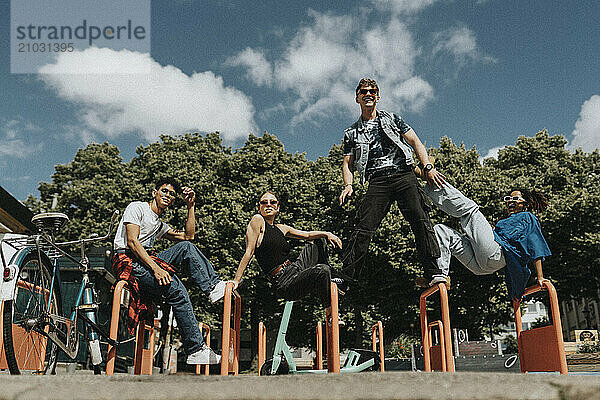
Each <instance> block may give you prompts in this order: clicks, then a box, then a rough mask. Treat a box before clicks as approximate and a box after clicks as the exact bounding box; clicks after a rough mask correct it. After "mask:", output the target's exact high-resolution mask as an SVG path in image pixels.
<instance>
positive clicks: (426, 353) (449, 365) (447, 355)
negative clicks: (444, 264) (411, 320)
mask: <svg viewBox="0 0 600 400" xmlns="http://www.w3.org/2000/svg"><path fill="white" fill-rule="evenodd" d="M436 292H439V293H440V303H441V312H442V321H441V322H434V323H432V326H433V325H436V324H437V325H438V328H440V346H439V349H438V346H432V345H431V327H430V324H429V322H428V321H427V298H428V297H430V296H431V295H433V294H435V293H436ZM419 307H420V310H421V340H422V343H423V361H424V364H425V371H426V372H431V364H432V363H431V361H432V358H433V359H434V360H435V359H437V356H434V354H436V353H437V354H439V359H440V364H438V366H439V367H440V368H441V370H442V371H444V372H454V355H453V352H452V335H451V334H450V310H449V307H448V290H447V289H446V285H445V284H443V283H438V284H436V285H434V286H432V287H430V288H429V289H427V290H425V291H424V292H423V293H421V297H420V301H419ZM438 351H439V352H438ZM432 356H433V357H432ZM444 359H445V363H444ZM444 364H446V365H445V368H444Z"/></svg>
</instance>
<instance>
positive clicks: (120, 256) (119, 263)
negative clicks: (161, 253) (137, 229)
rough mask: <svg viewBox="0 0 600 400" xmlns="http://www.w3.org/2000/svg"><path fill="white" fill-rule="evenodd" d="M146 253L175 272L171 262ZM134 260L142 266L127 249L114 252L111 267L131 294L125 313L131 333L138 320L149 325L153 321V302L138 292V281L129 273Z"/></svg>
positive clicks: (162, 265) (160, 265) (169, 270)
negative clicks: (124, 282) (126, 312)
mask: <svg viewBox="0 0 600 400" xmlns="http://www.w3.org/2000/svg"><path fill="white" fill-rule="evenodd" d="M148 254H149V255H150V258H152V260H154V262H156V264H158V266H159V267H161V268H162V269H164V270H165V271H167V272H169V273H170V274H173V273H175V268H174V267H173V266H172V265H171V264H169V263H168V262H166V261H163V260H161V259H160V258H158V257H157V256H156V255H155V254H154V253H153V252H150V251H149V252H148ZM134 262H138V263H139V264H141V265H142V266H143V264H142V263H141V262H140V261H138V260H137V259H136V258H135V256H133V253H130V252H129V251H128V252H127V253H116V252H115V254H114V256H113V258H112V267H113V271H114V272H115V274H116V275H117V280H122V281H126V282H127V286H128V288H129V292H130V294H131V301H130V302H129V311H128V315H127V317H128V318H127V328H128V329H129V333H130V334H132V335H133V334H135V327H136V326H137V324H138V322H139V321H140V320H142V321H144V322H147V323H150V325H152V324H153V323H154V304H153V303H152V301H149V300H148V299H144V298H143V296H142V294H141V293H140V287H139V285H138V281H137V279H136V278H135V276H133V274H132V273H131V271H132V270H133V263H134Z"/></svg>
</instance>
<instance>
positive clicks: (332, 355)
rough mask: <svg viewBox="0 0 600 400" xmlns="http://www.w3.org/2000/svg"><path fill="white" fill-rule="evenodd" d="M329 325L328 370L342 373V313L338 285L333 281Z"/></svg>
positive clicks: (328, 312)
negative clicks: (340, 311) (340, 312)
mask: <svg viewBox="0 0 600 400" xmlns="http://www.w3.org/2000/svg"><path fill="white" fill-rule="evenodd" d="M325 318H326V319H325V321H326V326H327V330H326V332H327V371H328V372H333V373H336V374H339V373H340V314H339V308H338V287H337V285H336V284H335V283H333V282H331V305H330V306H329V307H327V310H325Z"/></svg>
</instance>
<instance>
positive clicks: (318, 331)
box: [316, 321, 323, 369]
mask: <svg viewBox="0 0 600 400" xmlns="http://www.w3.org/2000/svg"><path fill="white" fill-rule="evenodd" d="M316 334H317V342H316V345H317V351H316V353H317V354H316V357H317V369H323V324H322V323H321V321H319V322H317V329H316Z"/></svg>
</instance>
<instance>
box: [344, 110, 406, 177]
mask: <svg viewBox="0 0 600 400" xmlns="http://www.w3.org/2000/svg"><path fill="white" fill-rule="evenodd" d="M377 116H378V117H379V121H380V124H381V128H382V129H383V131H384V132H385V134H386V135H387V136H388V137H389V138H390V139H391V140H392V142H393V143H394V144H395V145H396V146H398V147H399V148H400V149H401V150H402V151H403V152H404V157H405V159H406V165H411V164H413V163H414V161H413V157H412V148H411V147H410V145H409V144H408V143H406V141H405V140H404V135H403V134H404V133H406V132H407V130H405V131H404V132H403V131H402V130H401V128H400V126H402V125H404V126H405V127H408V128H409V129H410V126H408V125H407V124H406V123H405V122H404V121H403V120H402V118H401V117H399V116H397V115H395V114H393V113H389V112H387V111H384V110H377ZM344 143H350V145H351V146H352V153H353V155H354V162H355V164H356V169H357V170H358V174H359V176H360V181H361V183H365V181H366V176H365V175H366V169H367V162H368V161H369V143H370V140H369V137H368V136H367V131H366V129H365V126H364V123H363V120H362V117H358V121H356V122H355V123H354V124H352V126H350V127H349V128H347V129H346V130H345V131H344Z"/></svg>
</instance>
